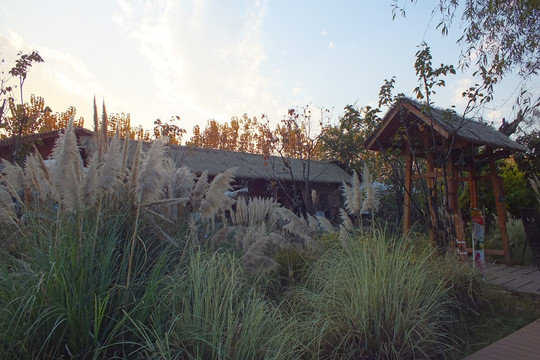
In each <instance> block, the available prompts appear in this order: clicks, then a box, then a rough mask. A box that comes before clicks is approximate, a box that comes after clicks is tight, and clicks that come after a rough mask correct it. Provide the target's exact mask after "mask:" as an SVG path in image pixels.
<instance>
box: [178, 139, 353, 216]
mask: <svg viewBox="0 0 540 360" xmlns="http://www.w3.org/2000/svg"><path fill="white" fill-rule="evenodd" d="M169 156H170V157H171V158H172V159H173V160H174V161H175V163H176V166H178V167H180V166H186V167H188V168H190V169H191V171H193V172H194V173H196V174H200V173H202V172H203V171H204V170H208V173H209V175H211V176H214V175H217V174H219V173H220V172H223V171H225V170H227V169H229V168H231V167H236V168H237V171H236V181H235V183H234V185H233V187H234V189H235V190H241V189H246V195H247V196H249V197H256V196H260V197H267V198H274V199H276V200H277V201H279V202H280V203H281V204H282V205H283V206H285V207H288V208H291V209H295V203H303V204H305V203H306V196H312V194H311V193H310V194H306V191H305V186H304V185H305V180H306V179H307V180H308V181H309V184H310V188H311V189H312V190H315V192H316V197H315V199H314V202H313V205H314V210H315V212H316V213H319V214H322V213H324V215H325V217H327V218H329V219H332V220H337V219H338V217H339V208H340V207H341V206H342V198H341V185H342V184H343V182H346V183H349V182H350V181H351V176H350V175H349V174H347V172H346V171H345V170H343V169H342V168H341V167H340V166H339V165H338V164H337V163H335V162H327V161H316V160H311V161H309V163H308V162H307V161H306V160H300V159H291V158H281V157H279V156H270V157H265V156H264V155H260V154H250V153H241V152H234V151H227V150H216V149H208V148H196V147H189V146H178V145H170V146H169ZM308 166H309V174H308ZM295 193H296V196H297V199H296V200H297V201H293V197H294V196H295ZM295 210H302V209H295Z"/></svg>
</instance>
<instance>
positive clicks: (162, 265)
mask: <svg viewBox="0 0 540 360" xmlns="http://www.w3.org/2000/svg"><path fill="white" fill-rule="evenodd" d="M125 210H126V209H124V211H120V212H115V213H104V214H102V215H101V218H102V222H101V225H100V226H99V227H97V228H96V224H95V222H94V221H93V220H94V219H95V218H96V216H95V215H96V214H94V213H86V214H67V215H65V216H63V217H62V218H61V219H60V220H58V221H56V220H55V216H54V214H47V215H52V216H51V217H44V218H29V219H27V221H28V224H27V226H31V228H32V229H33V232H32V234H31V236H29V237H27V238H26V239H25V240H23V241H27V247H26V248H27V250H26V251H24V252H23V253H21V254H17V256H14V255H9V254H7V253H5V252H3V253H2V258H1V264H2V266H1V273H2V275H1V278H2V281H1V282H0V304H1V306H2V311H1V312H0V324H1V325H0V337H1V338H2V339H3V340H2V343H1V345H0V349H1V351H0V352H1V353H2V354H3V355H2V356H3V358H6V359H8V358H60V357H62V356H63V357H81V358H110V357H114V356H115V355H118V354H128V353H130V352H132V351H136V350H137V347H138V345H137V344H136V342H135V340H136V339H137V336H136V334H135V333H134V329H133V328H132V327H131V326H130V323H129V322H128V320H129V319H130V318H132V317H136V318H137V319H139V320H140V321H143V322H146V321H150V318H151V317H152V316H155V314H153V313H154V309H156V310H155V311H159V310H160V307H159V304H160V298H159V297H158V296H157V295H158V289H159V288H160V286H161V283H160V281H159V279H161V278H162V277H163V276H165V274H166V273H167V272H168V271H169V270H167V269H169V268H171V267H172V266H173V263H172V262H171V260H172V259H173V258H175V257H176V256H175V255H174V254H175V251H174V249H167V247H166V246H163V245H162V244H160V243H159V242H157V241H156V240H155V239H153V237H152V236H145V235H144V234H143V233H141V236H142V237H143V238H144V239H145V241H146V246H147V247H146V249H144V250H143V249H142V248H140V249H139V251H138V252H137V254H136V256H135V257H136V261H137V264H138V266H137V272H136V275H135V276H134V278H133V281H132V286H131V287H129V288H127V287H125V286H122V284H124V283H125V278H126V268H127V254H128V245H129V244H128V241H127V239H128V236H129V231H130V228H131V226H132V223H133V219H132V218H131V217H130V216H126V215H125V214H128V213H129V212H126V211H125Z"/></svg>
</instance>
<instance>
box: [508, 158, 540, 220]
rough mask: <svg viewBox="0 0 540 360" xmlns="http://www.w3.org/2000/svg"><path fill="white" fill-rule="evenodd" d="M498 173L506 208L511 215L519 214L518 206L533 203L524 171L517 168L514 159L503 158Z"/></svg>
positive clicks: (521, 206) (531, 204) (532, 196)
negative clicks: (501, 182) (500, 178)
mask: <svg viewBox="0 0 540 360" xmlns="http://www.w3.org/2000/svg"><path fill="white" fill-rule="evenodd" d="M500 175H501V177H502V180H503V190H504V193H505V199H506V205H507V209H508V211H509V212H510V213H511V214H512V215H514V216H519V210H520V208H526V207H533V206H534V205H535V196H534V192H533V190H532V189H531V186H530V184H529V182H528V180H527V178H526V175H525V173H524V172H523V171H521V170H519V168H518V166H517V164H516V162H515V161H512V160H505V161H504V162H502V163H501V166H500Z"/></svg>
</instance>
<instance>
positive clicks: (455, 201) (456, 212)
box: [448, 159, 467, 258]
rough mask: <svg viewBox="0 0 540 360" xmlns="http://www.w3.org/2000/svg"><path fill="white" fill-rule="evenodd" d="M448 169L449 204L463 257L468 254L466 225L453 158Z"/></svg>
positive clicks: (459, 251) (457, 242)
mask: <svg viewBox="0 0 540 360" xmlns="http://www.w3.org/2000/svg"><path fill="white" fill-rule="evenodd" d="M448 170H449V171H450V174H449V175H450V178H449V179H448V204H449V206H450V209H451V210H452V213H453V214H452V216H453V217H454V228H455V229H456V238H457V239H456V248H457V251H458V254H459V255H460V256H461V257H462V258H463V257H465V256H466V255H467V251H466V246H465V227H464V223H463V218H462V216H461V209H460V207H459V198H458V178H459V174H458V169H457V168H456V167H455V165H454V163H453V161H452V159H449V160H448Z"/></svg>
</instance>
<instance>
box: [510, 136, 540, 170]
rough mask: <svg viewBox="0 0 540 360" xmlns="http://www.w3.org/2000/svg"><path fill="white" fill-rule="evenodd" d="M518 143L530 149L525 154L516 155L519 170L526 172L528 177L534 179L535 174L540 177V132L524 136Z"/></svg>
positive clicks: (519, 138) (518, 139)
mask: <svg viewBox="0 0 540 360" xmlns="http://www.w3.org/2000/svg"><path fill="white" fill-rule="evenodd" d="M516 141H517V142H518V143H520V144H522V145H525V146H526V147H527V148H528V149H529V151H527V152H525V153H517V154H515V155H514V159H515V160H516V164H517V166H518V168H519V170H521V171H523V172H525V173H526V174H527V177H532V175H533V174H536V176H540V130H533V131H532V132H531V133H529V134H525V135H522V136H520V137H518V138H517V139H516Z"/></svg>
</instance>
